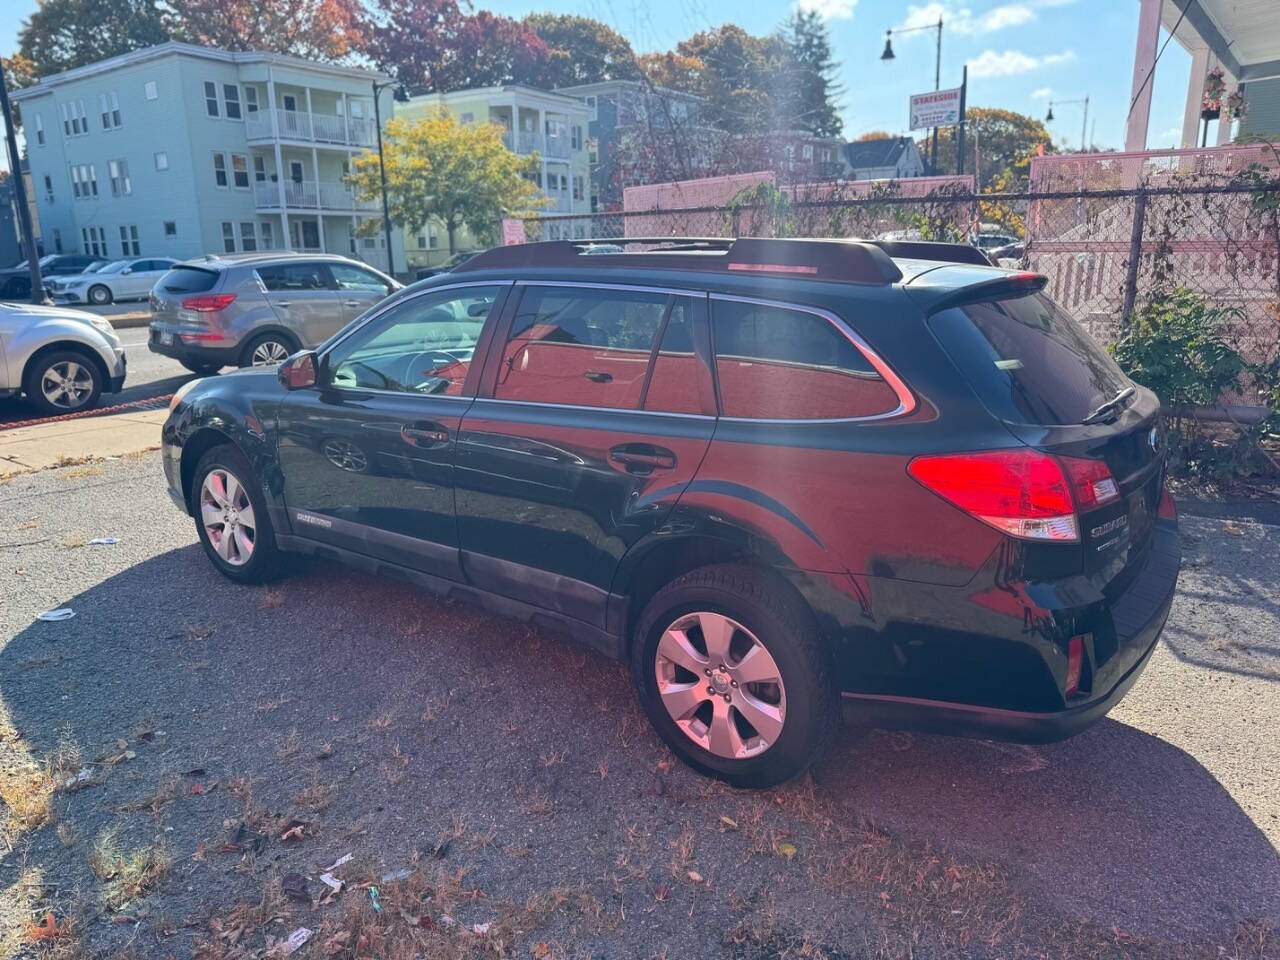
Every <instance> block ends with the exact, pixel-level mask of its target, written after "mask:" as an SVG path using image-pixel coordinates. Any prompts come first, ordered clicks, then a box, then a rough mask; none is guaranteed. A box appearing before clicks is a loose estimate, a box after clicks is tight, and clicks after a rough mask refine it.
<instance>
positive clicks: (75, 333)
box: [0, 303, 125, 414]
mask: <svg viewBox="0 0 1280 960" xmlns="http://www.w3.org/2000/svg"><path fill="white" fill-rule="evenodd" d="M124 374H125V356H124V347H123V346H122V345H121V343H120V338H119V337H118V336H116V331H115V329H114V328H113V327H112V326H111V321H109V320H107V319H105V318H104V317H99V316H96V315H94V314H92V313H85V312H84V311H82V310H68V309H66V308H65V307H38V306H33V305H31V304H28V303H0V397H12V396H16V395H18V394H26V397H27V401H28V402H29V403H31V404H32V405H33V406H35V407H36V408H38V409H39V410H40V411H41V412H43V413H49V414H59V413H74V412H76V411H78V410H87V409H89V408H90V407H93V406H95V405H96V404H97V403H98V399H99V398H100V397H101V396H102V394H104V393H119V392H120V389H121V388H122V387H123V386H124Z"/></svg>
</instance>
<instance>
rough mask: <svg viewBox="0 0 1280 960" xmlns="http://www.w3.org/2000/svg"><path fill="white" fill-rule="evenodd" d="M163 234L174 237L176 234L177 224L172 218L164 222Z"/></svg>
mask: <svg viewBox="0 0 1280 960" xmlns="http://www.w3.org/2000/svg"><path fill="white" fill-rule="evenodd" d="M164 235H165V236H166V237H176V236H177V235H178V224H177V222H176V221H173V220H166V221H165V222H164Z"/></svg>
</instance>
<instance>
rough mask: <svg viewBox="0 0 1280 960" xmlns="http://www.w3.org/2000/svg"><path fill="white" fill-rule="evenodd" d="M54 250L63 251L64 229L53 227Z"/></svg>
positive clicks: (56, 251) (55, 251)
mask: <svg viewBox="0 0 1280 960" xmlns="http://www.w3.org/2000/svg"><path fill="white" fill-rule="evenodd" d="M53 252H54V253H61V252H62V231H61V230H59V229H58V228H57V227H54V228H53Z"/></svg>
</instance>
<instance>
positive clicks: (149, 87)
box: [142, 80, 160, 100]
mask: <svg viewBox="0 0 1280 960" xmlns="http://www.w3.org/2000/svg"><path fill="white" fill-rule="evenodd" d="M142 92H143V94H144V95H145V96H146V98H147V99H148V100H154V99H156V98H157V97H159V96H160V93H159V91H157V90H156V82H155V81H154V80H148V81H147V82H146V83H144V84H143V85H142Z"/></svg>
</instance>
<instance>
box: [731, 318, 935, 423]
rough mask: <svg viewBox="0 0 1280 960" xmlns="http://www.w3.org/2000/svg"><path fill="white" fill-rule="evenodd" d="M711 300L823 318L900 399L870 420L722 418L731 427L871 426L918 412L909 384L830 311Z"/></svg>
mask: <svg viewBox="0 0 1280 960" xmlns="http://www.w3.org/2000/svg"><path fill="white" fill-rule="evenodd" d="M709 297H710V299H711V300H713V301H714V300H724V301H727V302H730V303H754V304H757V305H759V306H762V307H775V308H777V309H779V310H791V311H794V312H796V313H808V314H811V315H813V316H815V317H821V318H822V319H823V320H826V321H827V322H828V323H830V324H831V325H832V326H834V327H835V328H836V329H837V330H839V331H840V332H841V333H842V334H844V336H845V337H846V338H847V339H848V340H849V342H850V343H852V344H853V345H854V347H855V348H857V350H858V352H859V353H861V354H862V355H863V356H864V357H865V358H866V360H867V362H868V363H870V364H871V366H872V367H874V368H875V370H876V372H877V373H879V374H880V377H881V379H882V380H884V382H885V383H886V384H887V385H888V386H889V389H890V390H892V391H893V392H894V395H895V396H896V397H897V398H898V406H897V407H896V408H895V409H893V410H890V411H888V412H887V413H875V414H872V415H871V416H867V417H814V418H811V419H810V418H799V419H797V418H791V417H779V418H772V417H768V418H766V417H726V416H724V415H723V414H721V416H720V419H721V420H725V421H728V422H729V423H784V424H793V425H794V424H801V423H870V422H873V421H876V420H890V419H892V418H894V417H901V416H905V415H906V414H908V413H910V412H911V411H913V410H914V409H915V408H916V400H915V397H913V396H912V395H911V389H910V388H909V387H908V386H907V385H906V382H905V381H904V380H903V379H902V378H901V377H899V376H898V374H897V373H896V372H895V371H894V369H893V368H892V367H890V366H889V364H888V363H886V362H885V360H884V358H883V357H881V356H880V355H879V354H878V353H876V351H875V350H873V349H872V348H871V345H870V344H869V343H867V341H865V340H863V339H862V337H860V336H859V335H858V334H857V333H856V332H855V331H854V330H853V328H852V327H850V326H849V325H848V324H847V323H845V321H844V320H843V319H841V318H840V317H838V316H837V315H836V314H834V313H832V312H831V311H829V310H824V309H822V308H821V307H814V306H809V305H808V304H803V303H791V302H788V301H785V300H770V299H767V298H764V297H743V296H738V295H736V294H730V293H710V294H709ZM707 322H708V323H710V324H711V326H712V338H711V339H712V343H711V361H712V363H713V364H714V363H715V361H716V359H717V358H718V356H719V355H718V354H717V353H716V352H715V317H714V316H709V317H708V318H707ZM719 386H720V385H719V378H718V377H717V383H716V392H717V393H719Z"/></svg>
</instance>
